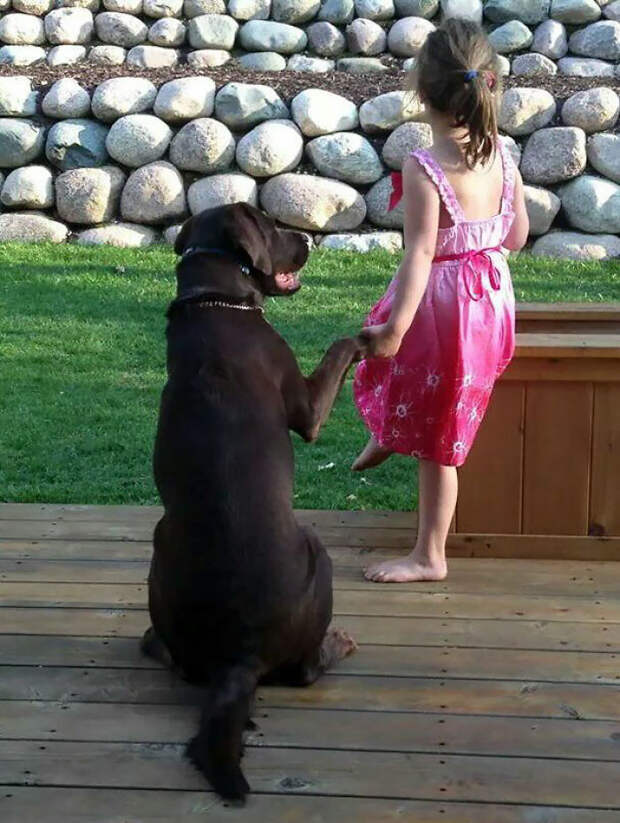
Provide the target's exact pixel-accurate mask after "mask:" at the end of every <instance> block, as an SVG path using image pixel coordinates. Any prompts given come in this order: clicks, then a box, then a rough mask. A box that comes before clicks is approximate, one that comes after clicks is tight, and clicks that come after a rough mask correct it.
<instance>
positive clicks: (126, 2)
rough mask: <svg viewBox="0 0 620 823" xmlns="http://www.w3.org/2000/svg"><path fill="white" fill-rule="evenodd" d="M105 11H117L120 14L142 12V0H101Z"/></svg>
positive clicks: (138, 13)
mask: <svg viewBox="0 0 620 823" xmlns="http://www.w3.org/2000/svg"><path fill="white" fill-rule="evenodd" d="M103 6H104V8H105V10H106V11H119V12H120V13H121V14H137V15H140V14H142V7H143V0H103Z"/></svg>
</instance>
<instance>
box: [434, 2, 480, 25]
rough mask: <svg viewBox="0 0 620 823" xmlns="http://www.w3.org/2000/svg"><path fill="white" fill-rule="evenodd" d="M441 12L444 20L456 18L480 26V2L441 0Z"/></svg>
mask: <svg viewBox="0 0 620 823" xmlns="http://www.w3.org/2000/svg"><path fill="white" fill-rule="evenodd" d="M441 11H442V14H443V18H444V20H449V19H450V18H451V17H456V18H457V19H459V20H471V21H472V23H476V24H477V25H479V26H480V25H481V24H482V0H441Z"/></svg>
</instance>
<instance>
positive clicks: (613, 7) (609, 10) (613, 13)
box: [603, 0, 620, 23]
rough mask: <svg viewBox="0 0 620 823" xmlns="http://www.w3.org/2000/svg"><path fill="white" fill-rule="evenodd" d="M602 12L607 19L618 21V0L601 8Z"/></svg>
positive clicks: (619, 10)
mask: <svg viewBox="0 0 620 823" xmlns="http://www.w3.org/2000/svg"><path fill="white" fill-rule="evenodd" d="M603 14H604V15H605V17H606V18H607V19H608V20H615V21H616V22H618V23H620V0H614V2H613V3H610V4H609V5H608V6H605V8H604V9H603Z"/></svg>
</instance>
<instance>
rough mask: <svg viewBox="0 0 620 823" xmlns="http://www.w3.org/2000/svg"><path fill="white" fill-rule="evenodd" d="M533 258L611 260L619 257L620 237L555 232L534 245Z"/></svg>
mask: <svg viewBox="0 0 620 823" xmlns="http://www.w3.org/2000/svg"><path fill="white" fill-rule="evenodd" d="M532 254H533V255H534V256H535V257H559V258H561V259H564V260H581V261H586V262H587V261H589V260H612V259H613V258H615V257H620V237H616V236H614V235H613V234H579V233H577V232H569V231H557V232H551V233H550V234H546V235H545V236H544V237H541V238H540V239H539V240H537V241H536V242H535V243H534V246H533V247H532Z"/></svg>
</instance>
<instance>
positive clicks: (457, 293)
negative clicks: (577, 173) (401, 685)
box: [353, 20, 529, 583]
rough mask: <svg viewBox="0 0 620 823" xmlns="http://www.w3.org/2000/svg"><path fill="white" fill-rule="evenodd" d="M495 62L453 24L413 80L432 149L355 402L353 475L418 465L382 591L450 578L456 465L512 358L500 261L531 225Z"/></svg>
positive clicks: (412, 188)
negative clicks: (415, 498)
mask: <svg viewBox="0 0 620 823" xmlns="http://www.w3.org/2000/svg"><path fill="white" fill-rule="evenodd" d="M497 62H498V61H497V56H496V54H495V52H494V51H493V49H492V47H491V45H490V44H489V41H488V40H487V38H486V36H485V34H484V33H483V32H482V30H481V29H480V28H478V27H477V26H476V25H475V24H473V23H470V22H466V21H457V20H449V21H447V22H446V23H445V24H444V25H443V26H442V27H441V28H439V29H437V30H436V31H434V32H433V33H431V35H430V36H429V37H428V40H427V41H426V44H425V46H424V47H423V49H422V51H421V52H420V55H419V57H418V61H417V65H416V68H415V70H414V71H415V84H416V87H417V91H418V93H419V95H420V97H421V99H422V101H423V102H424V104H425V106H426V110H427V112H428V120H429V123H430V125H431V127H432V130H433V145H432V147H431V149H430V150H428V151H422V150H419V151H414V152H412V154H411V156H410V158H408V159H407V161H406V162H405V164H404V166H403V173H402V195H403V196H404V220H405V255H404V258H403V262H402V264H401V266H400V268H399V270H398V272H397V274H396V276H395V277H394V279H393V281H392V283H391V284H390V286H389V287H388V290H387V292H386V293H385V295H384V296H383V297H382V298H381V300H380V301H379V302H378V303H377V305H376V306H375V307H374V308H373V309H372V311H371V313H370V315H369V317H368V319H367V321H366V326H367V327H366V330H365V334H366V336H367V338H369V342H370V353H371V356H370V357H369V359H367V360H364V361H362V363H360V365H359V366H358V369H357V372H356V375H355V384H354V391H355V402H356V404H357V407H358V409H359V411H360V414H361V416H362V418H363V420H364V422H365V423H366V425H367V426H368V428H369V430H370V432H371V435H372V437H371V439H370V441H369V443H368V445H367V446H366V448H365V449H364V451H363V452H362V453H361V454H360V456H359V457H358V458H357V460H356V461H355V463H354V464H353V469H354V470H357V471H362V470H364V469H369V468H371V467H373V466H377V465H379V463H382V462H383V461H384V460H386V459H387V458H388V457H389V456H390V454H392V453H393V452H399V453H401V454H407V455H411V456H413V457H416V458H418V460H419V463H420V471H419V485H420V488H419V527H418V537H417V542H416V545H415V548H414V549H413V551H412V552H411V554H409V555H408V556H407V557H406V558H404V559H398V560H392V561H387V562H384V563H380V564H378V565H375V566H373V567H371V568H369V569H367V570H366V577H367V578H368V579H369V580H374V581H377V582H382V583H392V582H394V583H398V582H405V581H411V580H441V579H443V578H444V577H445V576H446V573H447V567H446V556H445V547H446V539H447V536H448V531H449V528H450V523H451V521H452V517H453V515H454V510H455V507H456V496H457V473H456V467H457V466H460V465H462V464H463V463H464V461H465V458H466V457H467V454H468V452H469V450H470V448H471V446H472V443H473V441H474V438H475V436H476V432H477V430H478V427H479V425H480V423H481V421H482V418H483V415H484V413H485V410H486V408H487V404H488V402H489V398H490V395H491V391H492V389H493V385H494V383H495V380H496V379H497V378H498V376H499V375H500V374H501V373H502V371H503V370H504V369H505V368H506V366H507V365H508V363H509V362H510V359H511V357H512V355H513V352H514V339H515V338H514V295H513V290H512V283H511V280H510V272H509V269H508V265H507V263H506V260H505V256H504V254H503V249H512V250H518V249H520V248H522V247H523V245H524V244H525V242H526V240H527V235H528V229H529V225H528V218H527V213H526V210H525V202H524V196H523V183H522V181H521V177H520V175H519V172H518V171H517V169H516V168H515V166H514V164H513V161H512V159H511V157H510V154H509V152H508V151H507V150H506V148H505V147H504V145H503V144H502V142H501V141H500V139H499V137H498V133H497V103H498V97H499V85H500V83H499V72H498V65H497ZM395 178H396V179H395V180H394V182H395V184H396V185H395V193H394V196H393V198H392V203H393V202H394V200H395V199H397V198H398V196H399V194H400V191H399V188H400V187H399V185H398V184H399V182H400V181H399V178H398V176H395Z"/></svg>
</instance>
